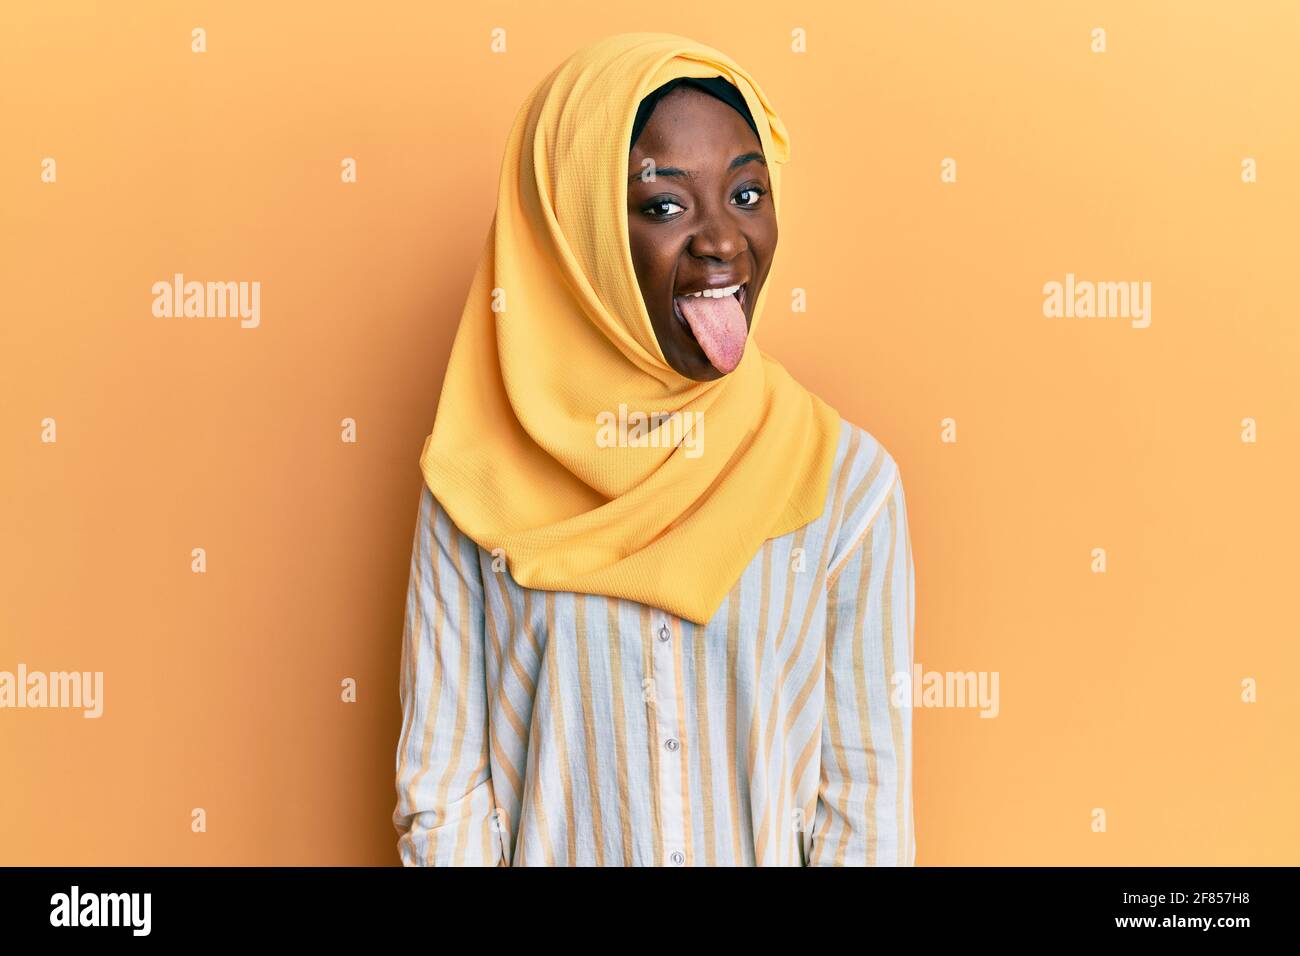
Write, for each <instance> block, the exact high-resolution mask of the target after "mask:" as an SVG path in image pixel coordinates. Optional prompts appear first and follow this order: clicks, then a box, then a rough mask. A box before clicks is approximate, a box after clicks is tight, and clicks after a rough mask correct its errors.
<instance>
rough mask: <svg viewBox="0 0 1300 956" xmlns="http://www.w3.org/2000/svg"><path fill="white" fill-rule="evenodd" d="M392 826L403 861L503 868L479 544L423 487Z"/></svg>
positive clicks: (411, 583)
mask: <svg viewBox="0 0 1300 956" xmlns="http://www.w3.org/2000/svg"><path fill="white" fill-rule="evenodd" d="M400 700H401V705H402V731H401V736H400V737H399V738H398V744H397V761H396V763H397V777H396V786H397V805H396V807H395V808H394V810H393V825H394V827H395V828H396V830H397V833H398V840H397V849H398V854H399V856H400V857H401V860H402V863H403V865H405V866H498V865H503V864H504V858H503V855H502V852H501V843H500V840H499V838H498V836H497V832H496V828H495V826H494V822H495V817H494V811H495V807H496V800H495V797H494V795H493V792H492V778H491V767H490V764H489V762H488V748H487V744H488V738H487V692H486V682H485V674H484V658H483V579H482V576H481V574H480V572H479V563H478V546H477V545H476V544H475V543H474V542H473V541H471V540H470V539H468V538H466V537H465V536H464V535H463V534H461V532H460V531H459V530H458V529H457V528H456V526H455V525H454V524H453V523H452V521H451V519H450V518H449V517H448V515H447V513H446V512H445V511H444V510H443V509H442V507H441V505H439V504H438V502H437V500H436V499H435V498H434V497H433V494H432V493H431V492H430V491H429V489H428V487H427V486H425V487H424V489H423V490H422V492H421V495H420V510H419V520H418V521H417V523H416V530H415V540H414V543H413V545H412V548H411V574H410V581H409V586H408V589H407V596H406V623H405V625H404V627H403V638H402V673H401V692H400Z"/></svg>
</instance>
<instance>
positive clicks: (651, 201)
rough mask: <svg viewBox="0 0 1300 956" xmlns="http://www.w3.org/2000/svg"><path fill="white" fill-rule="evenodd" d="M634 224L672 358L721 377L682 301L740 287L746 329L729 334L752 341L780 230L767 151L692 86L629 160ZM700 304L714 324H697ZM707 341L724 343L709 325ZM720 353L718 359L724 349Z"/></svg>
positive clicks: (647, 293)
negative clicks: (647, 174) (648, 174)
mask: <svg viewBox="0 0 1300 956" xmlns="http://www.w3.org/2000/svg"><path fill="white" fill-rule="evenodd" d="M647 159H649V160H653V162H654V166H653V167H652V168H653V170H654V178H653V179H652V180H651V181H649V182H646V181H644V177H643V170H645V169H646V168H647V164H646V163H645V162H644V161H645V160H647ZM627 226H628V239H629V241H630V243H631V253H632V263H633V265H634V266H635V267H636V276H637V282H638V283H639V285H640V287H641V297H642V298H643V299H644V300H645V306H646V311H647V312H649V314H650V322H651V324H652V325H653V326H654V331H655V337H656V338H657V339H658V340H659V348H660V349H661V350H662V351H663V354H664V358H665V359H667V360H668V364H669V365H671V366H672V367H673V368H674V369H676V370H677V371H678V372H680V373H681V374H682V375H685V376H686V377H687V378H692V379H696V380H698V381H710V380H712V379H716V378H720V377H721V376H722V375H723V374H725V373H724V371H723V370H721V369H719V368H718V367H717V366H716V365H715V364H714V362H713V361H710V359H709V356H708V355H707V354H706V353H705V349H704V348H703V347H702V346H701V344H700V339H699V338H697V336H696V334H695V332H693V331H692V326H691V324H690V323H689V322H688V321H687V319H686V318H685V317H684V314H683V311H682V306H681V304H680V302H674V299H675V298H676V297H678V296H685V295H688V294H690V293H694V292H700V291H703V290H710V291H712V290H715V289H725V288H727V287H730V286H736V285H739V286H741V289H740V291H739V293H738V294H737V300H738V302H739V304H740V312H742V313H743V316H744V329H743V331H742V330H740V329H739V322H738V320H737V321H736V322H735V324H734V325H732V326H730V328H732V329H733V332H734V335H733V337H736V336H738V337H739V338H740V339H741V340H743V338H744V336H745V335H747V334H748V329H749V326H750V324H751V322H752V321H753V309H754V302H755V301H756V300H757V298H758V292H759V290H760V289H761V288H762V286H763V282H764V281H766V279H767V273H768V269H769V268H771V265H772V256H773V254H774V253H775V251H776V241H777V229H776V212H775V210H774V209H773V207H772V196H771V186H770V183H769V180H768V176H767V166H766V164H765V162H764V159H763V153H762V147H761V145H760V144H759V141H758V137H756V136H755V135H754V132H753V130H751V129H750V128H749V124H748V123H746V122H745V120H744V119H743V118H742V117H741V115H740V114H739V113H737V112H736V111H735V110H734V109H732V108H731V107H730V106H728V105H727V104H726V103H723V102H722V101H721V100H719V99H716V98H715V97H712V96H709V95H708V94H707V93H703V92H701V91H700V90H696V89H692V88H690V87H678V88H677V89H675V90H673V91H672V92H671V93H669V94H668V95H667V96H665V97H664V98H663V99H662V100H660V101H659V103H658V105H657V106H656V107H655V111H654V113H653V114H651V116H650V120H649V122H648V123H646V125H645V128H644V129H643V130H642V132H641V136H640V138H638V139H637V141H636V143H635V144H634V145H633V147H632V151H631V153H630V154H629V156H628V188H627ZM706 298H711V297H706ZM692 305H693V304H692V303H690V302H688V303H687V311H688V312H690V314H691V315H692V316H693V319H692V321H696V322H707V321H709V320H708V319H696V318H694V316H696V315H698V314H699V313H698V312H697V311H696V310H694V309H692V308H691V306H692ZM695 305H698V303H696V304H695ZM727 305H728V306H729V307H731V303H727ZM705 311H706V312H707V313H708V314H714V313H712V312H711V311H710V310H705ZM733 315H734V313H733ZM719 321H721V320H719ZM701 335H703V336H704V337H705V339H706V340H709V339H712V341H713V342H716V341H717V338H716V336H711V335H710V333H709V329H708V327H707V326H705V327H703V328H701ZM712 348H713V351H714V354H715V356H716V355H717V354H718V346H716V345H712ZM722 364H723V365H724V366H725V365H727V364H728V363H727V362H725V361H724V362H723V363H722Z"/></svg>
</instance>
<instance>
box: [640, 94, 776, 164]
mask: <svg viewBox="0 0 1300 956" xmlns="http://www.w3.org/2000/svg"><path fill="white" fill-rule="evenodd" d="M741 147H743V148H744V149H755V150H756V149H759V142H758V137H757V136H755V135H754V131H753V130H751V129H750V128H749V124H748V123H746V122H745V118H744V117H743V116H741V115H740V114H739V113H738V112H736V111H735V110H734V109H732V108H731V107H730V106H728V105H727V104H726V103H724V102H722V100H720V99H718V98H717V97H716V96H710V95H709V94H707V93H705V92H703V91H701V90H697V89H694V88H692V87H689V86H683V87H678V88H677V89H675V90H673V91H672V92H671V93H669V94H668V95H667V96H665V97H664V98H663V99H662V100H660V101H659V102H658V104H656V106H655V110H654V112H653V113H651V114H650V119H649V120H648V121H647V122H646V125H645V129H643V130H642V131H641V136H640V137H639V138H638V139H637V141H636V146H634V147H633V148H632V152H631V153H630V154H629V160H631V159H632V157H637V158H640V157H644V156H651V155H653V156H656V157H658V161H659V163H660V165H664V164H666V163H667V162H668V160H669V159H670V158H675V159H681V158H684V157H687V156H697V157H701V158H703V157H707V156H711V155H713V154H715V153H716V154H719V155H721V154H724V153H725V154H728V155H727V159H730V158H731V156H732V155H735V152H736V150H737V149H738V148H741Z"/></svg>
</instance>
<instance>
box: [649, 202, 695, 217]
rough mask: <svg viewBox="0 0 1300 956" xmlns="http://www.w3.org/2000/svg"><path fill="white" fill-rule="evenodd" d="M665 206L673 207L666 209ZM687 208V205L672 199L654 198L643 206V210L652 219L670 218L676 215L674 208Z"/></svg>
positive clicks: (683, 209)
mask: <svg viewBox="0 0 1300 956" xmlns="http://www.w3.org/2000/svg"><path fill="white" fill-rule="evenodd" d="M664 207H671V208H668V209H666V208H664ZM685 208H686V207H685V206H682V205H681V204H680V203H676V202H674V201H673V200H671V199H652V200H650V201H649V202H648V203H646V204H645V205H644V206H642V207H641V211H642V212H643V213H645V214H646V215H647V216H649V217H650V218H651V219H668V218H670V217H672V216H674V215H676V212H674V211H673V210H680V211H685Z"/></svg>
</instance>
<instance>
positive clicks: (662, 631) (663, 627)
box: [659, 624, 668, 641]
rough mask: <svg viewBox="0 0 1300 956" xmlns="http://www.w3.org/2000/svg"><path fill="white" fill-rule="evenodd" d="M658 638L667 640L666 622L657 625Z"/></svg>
mask: <svg viewBox="0 0 1300 956" xmlns="http://www.w3.org/2000/svg"><path fill="white" fill-rule="evenodd" d="M659 640H661V641H666V640H668V625H667V624H660V625H659Z"/></svg>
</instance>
